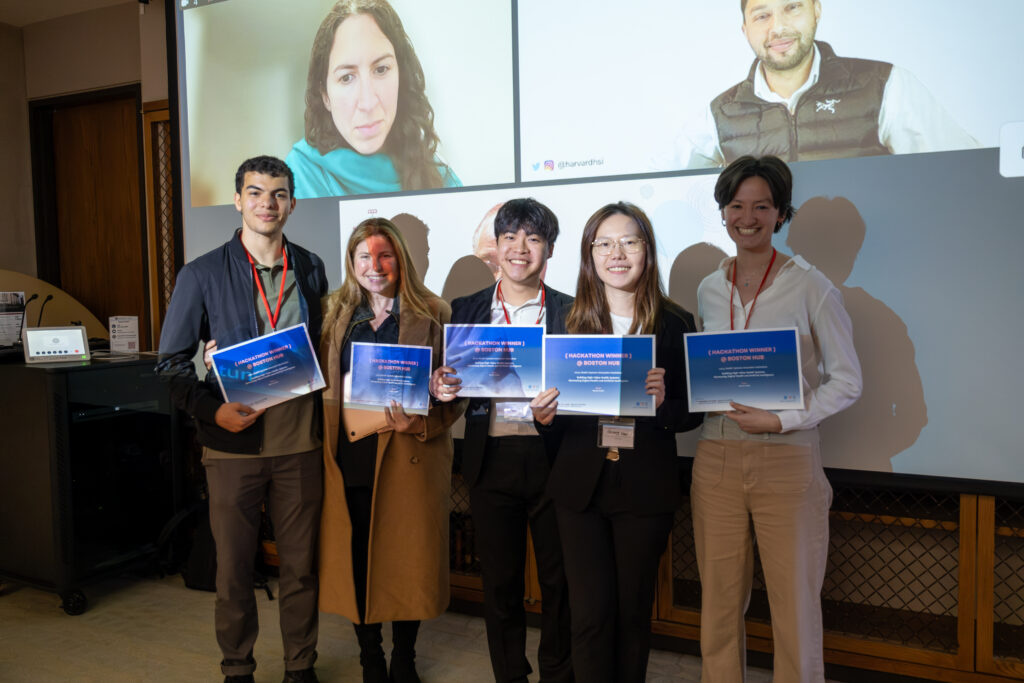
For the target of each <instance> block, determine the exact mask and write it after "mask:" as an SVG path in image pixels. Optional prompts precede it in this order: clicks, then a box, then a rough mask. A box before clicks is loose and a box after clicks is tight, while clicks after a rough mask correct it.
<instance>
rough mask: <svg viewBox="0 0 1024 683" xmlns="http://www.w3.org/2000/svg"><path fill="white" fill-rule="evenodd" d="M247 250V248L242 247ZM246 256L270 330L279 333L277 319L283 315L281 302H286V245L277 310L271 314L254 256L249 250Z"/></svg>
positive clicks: (283, 249)
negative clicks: (261, 299) (265, 311)
mask: <svg viewBox="0 0 1024 683" xmlns="http://www.w3.org/2000/svg"><path fill="white" fill-rule="evenodd" d="M242 248H243V249H245V247H244V246H243V247H242ZM245 255H246V256H248V257H249V265H250V266H252V277H253V279H254V280H256V287H258V288H259V290H260V296H261V297H263V306H264V307H265V308H266V309H267V319H268V320H269V321H270V329H272V330H274V331H275V332H277V319H278V317H279V316H280V315H281V302H282V301H284V280H285V278H286V277H287V276H288V252H287V251H285V248H284V245H283V244H282V245H281V259H282V260H283V261H284V270H282V271H281V291H280V292H278V294H277V308H276V309H275V310H274V312H273V313H271V312H270V302H269V301H267V293H266V292H265V291H263V279H262V278H261V277H260V274H259V273H258V272H257V271H256V262H255V261H253V260H252V254H250V253H249V250H248V249H245Z"/></svg>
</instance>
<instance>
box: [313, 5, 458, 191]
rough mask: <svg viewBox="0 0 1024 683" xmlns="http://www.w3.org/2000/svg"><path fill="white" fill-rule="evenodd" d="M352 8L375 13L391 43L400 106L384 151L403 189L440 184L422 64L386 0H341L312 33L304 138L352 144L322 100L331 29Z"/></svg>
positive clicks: (323, 144) (319, 145)
mask: <svg viewBox="0 0 1024 683" xmlns="http://www.w3.org/2000/svg"><path fill="white" fill-rule="evenodd" d="M354 14H366V15H369V16H370V17H373V20H374V21H375V22H377V26H378V28H380V30H381V33H383V34H384V36H385V37H386V38H387V39H388V40H389V41H390V42H391V45H392V46H393V47H394V48H395V59H396V60H397V61H398V111H397V113H396V115H395V124H394V126H393V127H392V128H391V131H390V132H389V133H388V138H387V140H385V142H384V148H383V151H384V152H385V153H386V154H387V155H388V156H390V157H391V161H392V163H394V165H395V170H396V171H397V172H398V179H399V182H400V183H401V186H402V189H403V190H422V189H429V188H434V187H441V186H443V185H444V179H443V178H442V177H441V172H440V171H439V170H438V168H437V162H436V161H435V155H436V153H437V145H438V142H439V140H438V137H437V133H436V132H435V131H434V110H433V108H431V106H430V102H429V101H427V93H426V80H425V79H424V77H423V67H422V66H420V60H419V58H418V57H417V56H416V50H414V49H413V47H412V42H411V41H410V40H409V36H407V35H406V33H405V29H404V28H403V27H402V20H401V19H399V18H398V14H397V13H396V12H395V10H394V9H393V8H392V7H391V5H389V4H388V3H387V2H386V0H339V1H338V2H337V3H335V5H334V7H332V8H331V11H329V12H328V13H327V16H326V17H324V20H323V22H321V23H320V28H319V29H318V30H317V32H316V37H315V38H313V49H312V50H311V51H310V55H309V75H308V76H307V78H306V142H308V143H309V144H310V145H311V146H313V147H315V148H316V150H317V151H318V152H320V153H321V154H327V153H328V152H330V151H331V150H334V149H338V148H340V147H345V148H349V149H351V145H349V144H348V142H346V141H345V138H343V137H342V136H341V134H340V133H339V132H338V129H337V127H336V126H335V125H334V121H333V119H332V118H331V113H330V112H329V111H327V107H325V106H324V92H325V91H326V85H327V67H328V60H329V58H330V55H331V48H332V47H333V45H334V34H335V33H336V32H337V31H338V27H339V26H341V23H342V22H343V21H345V20H346V19H348V18H349V17H350V16H352V15H354Z"/></svg>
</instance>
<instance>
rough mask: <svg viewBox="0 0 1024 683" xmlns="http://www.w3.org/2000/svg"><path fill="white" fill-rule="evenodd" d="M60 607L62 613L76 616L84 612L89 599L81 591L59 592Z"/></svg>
mask: <svg viewBox="0 0 1024 683" xmlns="http://www.w3.org/2000/svg"><path fill="white" fill-rule="evenodd" d="M60 599H61V601H62V602H61V609H63V610H64V614H67V615H68V616H71V617H77V616H78V615H79V614H82V613H83V612H85V608H86V607H87V606H88V605H89V601H88V600H87V599H86V597H85V593H83V592H82V591H70V592H68V593H61V596H60Z"/></svg>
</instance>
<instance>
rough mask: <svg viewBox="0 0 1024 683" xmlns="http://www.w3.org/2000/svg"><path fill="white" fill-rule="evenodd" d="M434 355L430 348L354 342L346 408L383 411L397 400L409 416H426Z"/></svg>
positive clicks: (347, 379) (346, 394)
mask: <svg viewBox="0 0 1024 683" xmlns="http://www.w3.org/2000/svg"><path fill="white" fill-rule="evenodd" d="M433 355H434V350H433V349H432V348H430V347H429V346H407V345H403V344H368V343H365V342H352V362H351V363H350V364H349V367H350V368H351V370H350V372H349V376H348V377H347V378H346V381H348V382H350V384H349V385H348V386H346V387H345V407H346V408H359V409H362V410H380V411H383V410H384V407H385V406H390V405H391V402H392V401H394V402H396V403H398V404H399V405H401V406H402V409H403V410H405V412H406V413H409V414H410V415H426V414H427V411H428V410H429V409H430V391H429V385H430V373H431V368H432V366H431V363H432V361H433Z"/></svg>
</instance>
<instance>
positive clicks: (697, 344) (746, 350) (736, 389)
mask: <svg viewBox="0 0 1024 683" xmlns="http://www.w3.org/2000/svg"><path fill="white" fill-rule="evenodd" d="M685 345H686V382H687V389H688V390H689V398H690V411H691V412H694V413H697V412H704V411H709V410H732V407H731V406H730V405H729V402H730V401H734V402H736V403H742V404H743V405H747V406H753V407H754V408H763V409H764V410H785V409H792V408H803V406H804V392H803V382H802V381H801V375H800V344H799V343H798V342H797V331H796V328H795V327H787V328H776V329H765V330H736V331H735V332H700V333H695V334H688V335H686V337H685Z"/></svg>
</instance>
